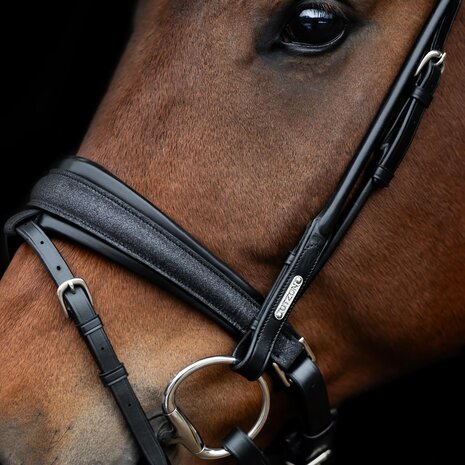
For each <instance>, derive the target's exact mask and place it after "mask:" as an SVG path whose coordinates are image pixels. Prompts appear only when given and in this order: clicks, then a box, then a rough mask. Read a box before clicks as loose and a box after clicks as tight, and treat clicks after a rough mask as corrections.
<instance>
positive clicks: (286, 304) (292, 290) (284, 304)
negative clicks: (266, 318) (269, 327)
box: [274, 276, 304, 320]
mask: <svg viewBox="0 0 465 465" xmlns="http://www.w3.org/2000/svg"><path fill="white" fill-rule="evenodd" d="M303 283H304V278H302V276H295V277H294V279H293V280H292V282H291V284H289V287H288V288H287V291H286V293H285V294H284V297H283V298H282V299H281V302H279V304H278V306H277V308H276V310H275V312H274V317H275V318H276V319H277V320H282V319H283V318H284V317H285V316H286V314H287V312H288V311H289V308H290V307H291V305H292V302H294V299H295V298H296V296H297V294H298V292H299V290H300V288H301V287H302V284H303Z"/></svg>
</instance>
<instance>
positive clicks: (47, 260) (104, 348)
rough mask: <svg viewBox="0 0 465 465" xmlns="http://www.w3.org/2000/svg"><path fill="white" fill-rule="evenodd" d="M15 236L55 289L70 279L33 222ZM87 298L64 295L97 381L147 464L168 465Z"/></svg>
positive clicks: (71, 293) (83, 293)
mask: <svg viewBox="0 0 465 465" xmlns="http://www.w3.org/2000/svg"><path fill="white" fill-rule="evenodd" d="M17 231H18V234H20V235H21V237H22V238H23V239H24V240H25V241H26V242H27V243H28V244H29V245H30V246H31V248H32V249H33V250H34V251H35V252H36V253H37V255H38V256H39V257H40V259H41V260H42V262H43V264H44V265H45V267H46V269H47V271H48V272H49V274H50V276H51V277H52V279H53V280H54V281H55V284H56V285H57V286H58V287H59V286H61V285H62V284H63V283H66V282H68V281H70V280H72V279H74V278H75V277H74V275H73V274H72V273H71V270H70V269H69V267H68V265H67V263H66V262H65V260H64V259H63V257H62V256H61V255H60V253H59V252H58V250H57V249H56V247H55V246H54V245H53V243H52V242H51V241H50V239H49V238H48V236H47V235H46V234H45V233H44V232H43V231H42V230H41V229H40V227H39V226H37V225H36V224H35V223H34V222H32V221H30V222H27V223H25V224H23V225H21V226H19V227H18V229H17ZM89 297H90V296H89V295H88V294H87V293H86V291H85V290H84V289H83V288H82V287H79V286H77V285H76V286H75V287H74V291H73V290H72V289H69V290H67V291H65V292H64V300H65V302H66V306H67V310H68V313H69V315H70V317H71V318H72V319H73V321H74V322H75V324H76V326H77V328H78V330H79V332H80V334H81V336H82V337H83V339H84V340H85V341H86V343H87V346H88V348H89V350H90V352H91V353H92V355H93V357H94V360H95V362H96V363H97V365H98V367H99V369H100V370H101V374H100V378H101V380H102V382H103V384H104V385H105V386H107V387H108V389H110V391H111V393H112V394H113V397H114V398H115V400H116V403H117V405H118V407H119V409H120V411H121V413H122V415H123V417H124V419H125V420H126V423H127V425H128V427H129V429H130V431H131V432H132V434H133V437H134V438H135V440H136V442H137V443H138V445H139V447H140V450H141V452H142V454H143V456H144V458H146V460H147V462H148V463H149V464H150V465H168V460H167V458H166V456H165V454H164V452H163V449H162V447H161V445H160V443H159V442H158V440H157V438H156V436H155V434H154V431H153V430H152V427H151V426H150V423H149V421H148V419H147V417H146V415H145V413H144V410H143V409H142V406H141V405H140V403H139V399H138V398H137V396H136V394H135V393H134V390H133V389H132V386H131V384H130V383H129V380H128V374H127V372H126V369H125V368H124V366H123V364H122V363H121V362H120V361H119V360H118V357H117V355H116V353H115V351H114V349H113V346H112V345H111V343H110V341H109V339H108V337H107V335H106V333H105V331H104V329H103V324H102V321H101V319H100V318H99V316H98V315H97V314H96V312H95V310H94V308H93V305H92V303H91V301H90V300H89Z"/></svg>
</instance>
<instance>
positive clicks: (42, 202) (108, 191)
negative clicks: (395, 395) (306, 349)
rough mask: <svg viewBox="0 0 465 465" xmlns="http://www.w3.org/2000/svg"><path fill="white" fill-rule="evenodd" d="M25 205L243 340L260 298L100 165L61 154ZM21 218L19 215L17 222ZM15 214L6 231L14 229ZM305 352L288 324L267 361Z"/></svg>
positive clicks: (47, 226)
mask: <svg viewBox="0 0 465 465" xmlns="http://www.w3.org/2000/svg"><path fill="white" fill-rule="evenodd" d="M29 206H30V207H31V208H33V209H35V210H39V211H41V212H42V213H43V215H41V216H40V217H39V218H38V219H37V222H38V224H40V226H41V227H42V228H43V229H44V230H46V231H47V232H49V233H51V234H54V235H57V234H58V235H60V236H64V237H67V238H69V239H71V240H73V241H75V242H78V243H80V244H82V245H84V246H85V247H87V248H90V249H91V250H94V251H96V252H97V253H100V254H102V255H104V256H105V257H107V258H109V259H110V260H113V261H115V262H117V263H119V264H121V265H123V266H124V267H126V268H128V269H130V270H132V271H134V272H136V273H138V274H139V275H141V276H143V277H144V278H146V279H149V280H150V281H151V282H154V283H155V284H157V285H160V286H161V287H163V288H165V289H166V290H168V291H169V292H170V293H172V294H174V295H176V296H178V297H180V298H181V299H182V300H184V301H185V302H187V303H188V304H190V305H192V306H194V307H195V308H197V309H199V310H200V311H202V312H203V313H205V314H206V315H207V316H208V317H209V318H211V319H213V320H214V321H215V322H216V323H218V324H219V325H220V326H221V327H223V328H224V329H225V330H227V331H228V332H229V333H230V334H231V335H232V336H233V337H235V338H236V339H240V338H242V337H243V335H244V334H245V333H246V332H247V331H248V329H249V328H250V326H251V324H252V322H253V320H254V318H255V317H256V315H257V314H258V313H259V310H260V303H261V300H262V298H261V297H260V296H259V294H258V293H257V291H255V290H254V289H253V288H252V287H251V286H249V285H248V284H246V283H245V282H244V281H243V280H242V278H240V277H239V276H238V275H236V274H235V273H234V272H233V271H232V270H230V269H229V268H228V267H227V266H226V265H225V264H224V263H222V262H221V261H220V260H218V259H217V258H216V257H214V256H213V255H212V254H211V253H210V252H208V251H207V250H206V249H205V248H203V247H202V246H201V245H200V244H199V243H197V242H196V241H194V239H193V238H192V237H190V236H189V235H188V234H187V233H186V232H185V231H183V230H182V229H181V228H180V227H179V226H177V225H176V224H175V223H173V222H172V221H171V220H169V219H168V218H167V217H166V216H165V215H163V214H162V213H161V212H160V211H159V210H158V209H156V207H154V206H153V205H152V204H150V203H149V202H148V201H146V200H145V199H143V198H142V197H140V196H139V195H138V194H136V193H135V192H134V191H133V190H132V189H130V188H129V187H128V186H126V185H125V184H123V183H122V182H121V181H119V180H118V179H116V178H115V177H114V176H112V175H110V174H109V173H108V172H106V171H105V170H104V169H103V168H101V167H99V166H98V165H96V164H94V163H91V162H89V161H87V160H84V159H82V158H70V159H66V160H65V161H64V162H63V163H62V164H61V165H60V167H59V168H58V169H55V170H52V171H51V172H50V173H49V174H48V175H47V176H45V177H44V178H42V179H41V180H39V182H38V183H37V184H36V186H35V187H34V189H33V191H32V193H31V197H30V201H29ZM22 220H23V218H22V217H19V221H22ZM17 221H18V220H17V219H16V218H13V219H12V220H11V221H10V223H9V225H8V229H9V230H10V231H12V230H14V228H15V224H17ZM301 353H302V345H301V344H300V343H299V336H298V335H297V334H296V333H295V331H294V330H293V329H292V328H291V326H290V325H288V324H286V325H285V327H284V328H283V331H282V332H281V333H280V335H279V337H278V339H277V341H276V346H275V348H274V351H273V354H272V359H273V361H275V362H276V363H278V364H279V365H280V366H282V367H284V368H287V367H290V366H292V364H293V363H294V361H295V360H296V359H297V358H298V357H299V355H300V354H301Z"/></svg>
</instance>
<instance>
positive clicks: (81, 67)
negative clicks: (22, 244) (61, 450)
mask: <svg viewBox="0 0 465 465" xmlns="http://www.w3.org/2000/svg"><path fill="white" fill-rule="evenodd" d="M134 4H135V2H134V1H132V0H124V1H104V0H100V1H98V2H96V1H91V0H79V1H77V0H66V1H60V2H58V1H49V2H36V1H35V2H32V1H23V2H15V3H13V4H10V5H9V6H8V7H6V6H5V5H4V6H2V7H1V9H2V10H3V11H2V15H1V18H2V23H3V24H2V35H3V40H2V63H3V72H2V75H3V78H4V79H3V80H4V84H3V86H2V88H3V92H2V93H3V98H2V101H3V104H2V108H3V116H4V118H3V120H4V123H3V124H2V137H1V138H0V144H1V146H0V154H1V165H0V166H1V173H0V178H1V182H0V186H1V193H0V194H1V199H2V201H1V208H0V220H1V222H2V224H3V222H4V220H5V219H6V218H7V217H8V216H9V215H10V214H11V213H13V212H14V211H15V210H17V209H18V208H19V207H20V205H21V203H22V202H23V201H24V199H25V197H26V194H27V192H28V190H29V189H30V186H31V184H32V182H33V181H34V180H35V179H37V178H38V177H39V176H40V175H41V174H42V173H43V172H45V171H46V170H47V168H48V166H50V164H51V163H52V162H53V161H54V160H56V159H57V158H59V157H62V156H64V155H66V154H70V153H74V152H75V151H76V149H77V147H78V146H79V142H80V140H81V139H82V136H83V135H84V133H85V131H86V128H87V126H88V124H89V122H90V119H91V118H92V115H93V113H94V111H95V108H96V106H97V105H98V102H99V101H100V99H101V97H102V95H103V93H104V91H105V89H106V87H107V85H108V82H109V79H110V77H111V74H112V72H113V70H114V67H115V66H116V63H117V60H118V57H119V56H120V54H121V51H122V49H123V47H124V44H125V42H126V40H127V38H128V36H129V33H130V29H131V17H132V12H133V9H134ZM7 182H8V185H7ZM0 274H1V267H0ZM464 361H465V357H463V356H461V357H457V358H455V359H451V360H447V361H444V362H441V363H439V364H437V365H436V366H431V367H427V368H425V369H423V370H420V371H419V372H418V373H415V374H413V375H410V376H408V377H405V378H403V379H400V380H398V381H395V382H393V383H392V384H391V385H388V386H384V387H382V388H380V389H377V390H375V391H373V392H371V393H369V394H365V395H364V396H361V397H359V398H358V399H354V400H352V401H350V402H348V403H347V404H346V405H344V406H342V408H341V410H340V423H339V430H338V435H337V441H336V458H337V460H336V463H337V464H338V465H344V464H354V465H364V464H377V465H384V464H386V465H388V464H389V465H393V464H395V465H402V464H419V465H420V464H421V465H446V464H447V465H455V464H461V465H463V464H465V451H464V447H463V440H464V438H465V424H464V419H465V381H464V377H463V375H462V373H463V370H464V368H465V363H464ZM0 416H1V412H0ZM38 465H41V464H38Z"/></svg>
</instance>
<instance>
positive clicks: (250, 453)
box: [222, 427, 269, 465]
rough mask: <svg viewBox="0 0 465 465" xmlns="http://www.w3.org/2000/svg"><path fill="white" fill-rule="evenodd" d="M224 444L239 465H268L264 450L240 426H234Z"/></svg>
mask: <svg viewBox="0 0 465 465" xmlns="http://www.w3.org/2000/svg"><path fill="white" fill-rule="evenodd" d="M222 446H223V447H224V448H225V449H226V450H227V451H228V452H229V453H230V454H231V455H232V456H233V457H234V458H235V459H236V461H237V463H238V464H239V465H268V464H269V462H268V460H267V458H266V457H265V455H264V454H263V452H262V451H261V450H260V449H259V448H258V447H257V446H256V445H255V443H254V442H253V441H252V439H250V437H249V436H248V435H247V434H246V433H244V432H243V431H242V430H241V429H240V428H237V427H236V428H234V429H233V430H232V431H231V432H230V433H229V434H228V435H227V436H226V437H225V438H224V440H223V442H222Z"/></svg>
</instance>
